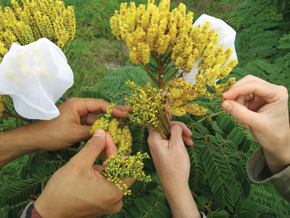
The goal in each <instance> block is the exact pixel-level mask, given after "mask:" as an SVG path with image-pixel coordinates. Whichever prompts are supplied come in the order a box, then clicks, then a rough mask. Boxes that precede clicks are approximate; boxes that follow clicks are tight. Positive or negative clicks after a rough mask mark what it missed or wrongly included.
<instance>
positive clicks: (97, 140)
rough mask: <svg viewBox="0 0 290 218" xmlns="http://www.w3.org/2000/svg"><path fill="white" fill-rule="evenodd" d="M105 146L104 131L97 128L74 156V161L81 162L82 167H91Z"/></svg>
mask: <svg viewBox="0 0 290 218" xmlns="http://www.w3.org/2000/svg"><path fill="white" fill-rule="evenodd" d="M105 147H106V135H105V131H104V130H102V129H98V130H96V131H95V133H94V135H93V137H92V138H91V139H90V140H89V141H88V142H87V144H86V145H85V146H84V147H83V148H82V150H81V151H80V152H79V153H78V154H76V155H75V156H74V159H75V160H74V161H76V162H77V163H79V164H82V165H83V166H84V167H92V166H93V165H94V163H95V161H96V160H97V158H98V157H99V155H100V154H101V152H102V151H103V150H104V149H105Z"/></svg>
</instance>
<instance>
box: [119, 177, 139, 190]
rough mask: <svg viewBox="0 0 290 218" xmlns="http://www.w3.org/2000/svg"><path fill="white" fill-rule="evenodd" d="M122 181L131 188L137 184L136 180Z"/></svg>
mask: <svg viewBox="0 0 290 218" xmlns="http://www.w3.org/2000/svg"><path fill="white" fill-rule="evenodd" d="M121 181H122V182H123V183H124V184H126V185H127V186H128V188H130V187H131V186H132V185H133V184H134V182H136V179H121Z"/></svg>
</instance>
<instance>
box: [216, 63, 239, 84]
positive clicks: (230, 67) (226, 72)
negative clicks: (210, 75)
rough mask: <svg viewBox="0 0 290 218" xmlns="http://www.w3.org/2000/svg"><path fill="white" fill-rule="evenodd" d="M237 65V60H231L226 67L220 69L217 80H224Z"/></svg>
mask: <svg viewBox="0 0 290 218" xmlns="http://www.w3.org/2000/svg"><path fill="white" fill-rule="evenodd" d="M237 65H238V61H237V60H234V59H232V60H230V62H229V63H228V64H227V65H226V66H224V67H223V68H222V70H221V73H220V74H219V76H218V79H223V78H225V77H226V76H227V75H229V73H230V72H231V71H232V70H233V68H234V67H235V66H237Z"/></svg>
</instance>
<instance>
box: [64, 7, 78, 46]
mask: <svg viewBox="0 0 290 218" xmlns="http://www.w3.org/2000/svg"><path fill="white" fill-rule="evenodd" d="M66 20H67V22H66V26H67V29H68V32H69V36H70V39H71V40H73V39H74V38H75V34H76V19H75V12H74V7H73V6H68V7H67V18H66Z"/></svg>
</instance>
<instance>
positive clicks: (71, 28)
mask: <svg viewBox="0 0 290 218" xmlns="http://www.w3.org/2000/svg"><path fill="white" fill-rule="evenodd" d="M22 3H23V8H22V7H20V6H19V4H18V3H17V1H16V0H11V4H12V5H13V9H11V8H10V7H4V9H2V8H1V7H0V63H1V61H2V59H3V56H4V55H5V54H6V53H7V52H8V50H9V48H10V46H11V44H12V43H13V42H16V43H18V44H20V45H27V44H29V43H31V42H34V41H36V40H38V39H40V38H47V39H49V40H50V41H52V42H54V43H55V44H56V45H57V46H58V47H59V48H60V49H62V50H63V49H64V47H65V46H66V44H67V43H68V42H69V41H70V40H71V39H73V38H74V37H75V28H76V26H75V16H74V9H73V7H72V6H68V7H67V8H66V7H65V5H64V3H63V1H60V0H31V2H30V0H22Z"/></svg>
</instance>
